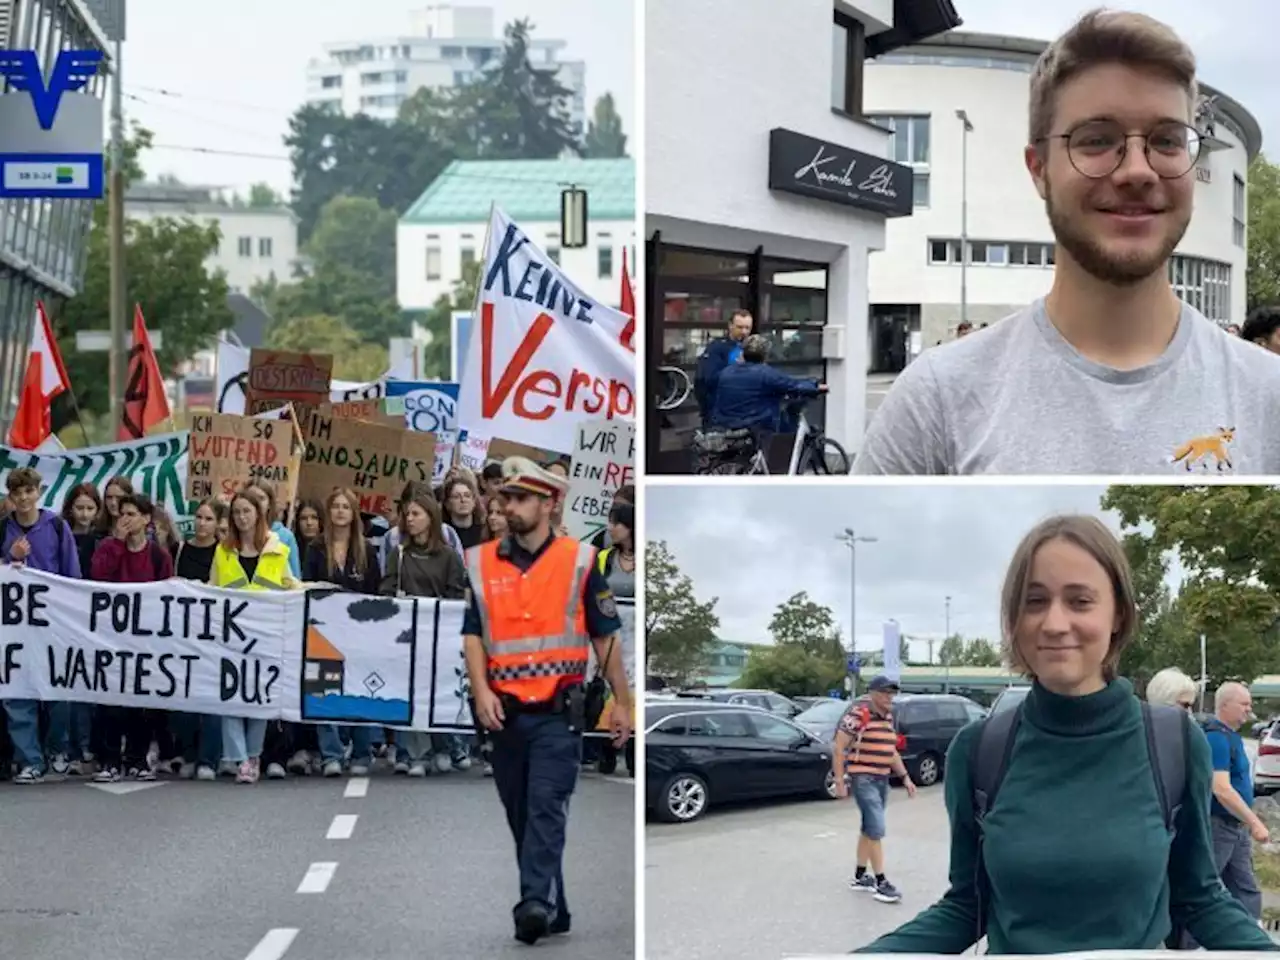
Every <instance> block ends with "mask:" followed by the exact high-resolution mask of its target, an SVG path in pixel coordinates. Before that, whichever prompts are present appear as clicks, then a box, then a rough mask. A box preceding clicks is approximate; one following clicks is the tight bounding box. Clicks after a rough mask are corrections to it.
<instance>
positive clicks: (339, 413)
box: [313, 400, 405, 429]
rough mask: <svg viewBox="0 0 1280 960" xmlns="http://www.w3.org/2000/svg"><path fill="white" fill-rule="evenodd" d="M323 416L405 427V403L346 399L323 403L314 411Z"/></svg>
mask: <svg viewBox="0 0 1280 960" xmlns="http://www.w3.org/2000/svg"><path fill="white" fill-rule="evenodd" d="M313 412H314V413H318V414H320V415H321V416H322V417H334V418H335V419H338V420H360V421H363V422H364V423H376V424H379V425H381V426H384V427H396V428H398V429H399V428H403V427H404V420H405V418H404V405H403V404H402V403H401V402H399V401H398V400H397V401H395V402H393V403H391V404H388V403H387V401H386V400H346V401H343V402H342V403H322V404H320V405H319V406H318V407H316V408H315V410H314V411H313Z"/></svg>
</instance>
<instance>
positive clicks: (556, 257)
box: [547, 247, 560, 267]
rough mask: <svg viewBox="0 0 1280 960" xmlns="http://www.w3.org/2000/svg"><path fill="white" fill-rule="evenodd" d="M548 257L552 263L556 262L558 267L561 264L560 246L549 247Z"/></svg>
mask: <svg viewBox="0 0 1280 960" xmlns="http://www.w3.org/2000/svg"><path fill="white" fill-rule="evenodd" d="M547 259H548V260H550V261H551V262H552V263H554V264H555V265H556V266H557V267H558V266H560V248H559V247H547Z"/></svg>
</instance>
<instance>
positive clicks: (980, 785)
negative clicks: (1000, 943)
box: [969, 704, 1022, 943]
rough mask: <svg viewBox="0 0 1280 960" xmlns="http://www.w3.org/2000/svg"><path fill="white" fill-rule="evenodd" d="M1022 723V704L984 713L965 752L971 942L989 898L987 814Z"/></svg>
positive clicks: (982, 928) (981, 930) (980, 930)
mask: <svg viewBox="0 0 1280 960" xmlns="http://www.w3.org/2000/svg"><path fill="white" fill-rule="evenodd" d="M1021 723H1022V704H1018V706H1017V707H1016V708H1014V709H1013V710H1005V711H1002V712H1000V713H997V714H995V715H994V716H990V717H987V719H985V720H983V721H982V726H981V727H979V728H978V735H977V736H976V737H974V738H973V746H972V747H971V748H970V753H969V785H970V792H971V794H972V799H973V822H974V826H975V827H977V830H978V855H977V857H976V858H975V859H976V862H975V866H974V889H975V891H976V892H977V898H978V926H977V932H976V936H975V937H974V940H973V942H974V943H977V942H978V941H980V940H981V939H982V938H983V937H984V936H986V934H987V906H988V905H989V900H990V893H991V891H990V884H989V883H988V882H987V868H986V863H985V861H984V858H983V855H982V848H983V841H984V837H985V833H984V827H985V823H986V818H987V814H988V813H990V812H991V808H992V807H993V806H995V802H996V794H997V793H999V792H1000V784H1001V782H1002V781H1003V780H1004V775H1005V773H1006V772H1007V771H1008V769H1009V758H1010V757H1011V756H1012V755H1013V744H1014V741H1015V740H1016V739H1017V738H1018V727H1019V725H1020V724H1021Z"/></svg>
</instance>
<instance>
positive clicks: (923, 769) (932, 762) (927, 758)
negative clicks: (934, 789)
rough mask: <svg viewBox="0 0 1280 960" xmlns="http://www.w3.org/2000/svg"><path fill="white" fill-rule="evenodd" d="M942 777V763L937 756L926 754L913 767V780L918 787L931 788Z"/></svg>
mask: <svg viewBox="0 0 1280 960" xmlns="http://www.w3.org/2000/svg"><path fill="white" fill-rule="evenodd" d="M941 776H942V762H941V761H940V760H939V759H938V756H937V754H933V753H925V754H922V755H920V756H919V757H917V758H916V762H915V763H913V764H912V765H911V779H912V780H913V781H915V784H916V786H918V787H931V786H933V785H934V784H935V783H937V782H938V779H939V778H940V777H941Z"/></svg>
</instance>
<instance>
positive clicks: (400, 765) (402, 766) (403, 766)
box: [395, 760, 421, 774]
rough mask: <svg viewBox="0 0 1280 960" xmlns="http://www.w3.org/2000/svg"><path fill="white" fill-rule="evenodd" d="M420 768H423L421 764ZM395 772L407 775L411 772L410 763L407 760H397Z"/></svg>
mask: <svg viewBox="0 0 1280 960" xmlns="http://www.w3.org/2000/svg"><path fill="white" fill-rule="evenodd" d="M419 766H421V764H419ZM395 771H396V773H399V774H405V773H408V772H409V763H408V761H406V760H397V761H396V765H395Z"/></svg>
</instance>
